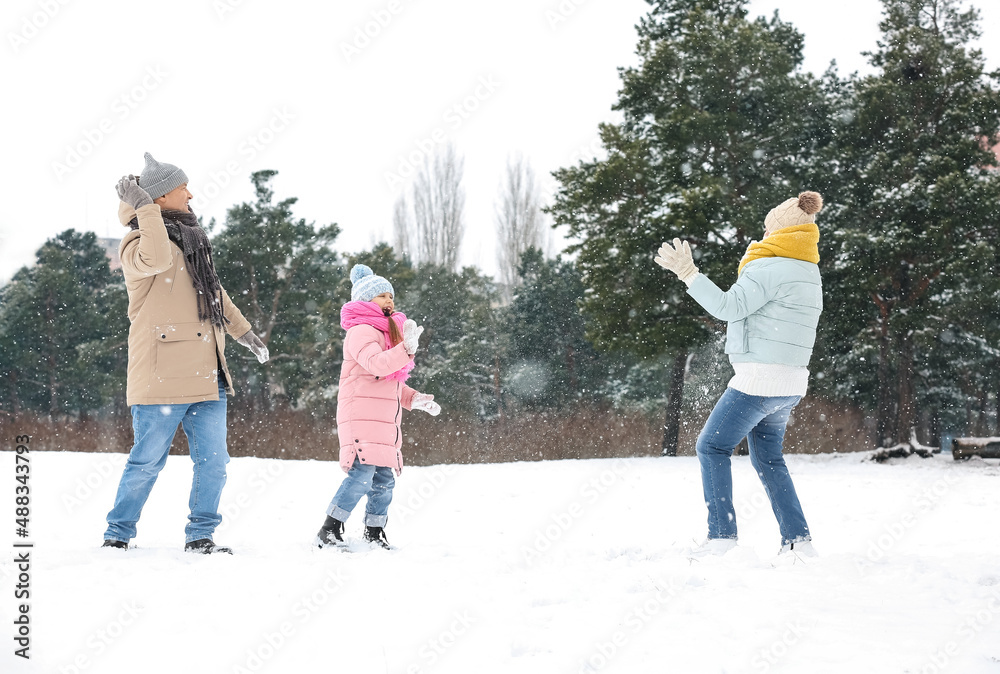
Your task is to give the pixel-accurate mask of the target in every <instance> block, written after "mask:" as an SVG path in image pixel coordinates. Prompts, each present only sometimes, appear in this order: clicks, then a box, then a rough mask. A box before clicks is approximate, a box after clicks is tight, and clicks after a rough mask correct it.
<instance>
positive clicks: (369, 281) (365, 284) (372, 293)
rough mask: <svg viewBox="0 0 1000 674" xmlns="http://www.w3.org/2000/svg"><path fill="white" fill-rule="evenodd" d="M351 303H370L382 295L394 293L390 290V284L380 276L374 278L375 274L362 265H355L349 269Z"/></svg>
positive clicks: (394, 294) (393, 294)
mask: <svg viewBox="0 0 1000 674" xmlns="http://www.w3.org/2000/svg"><path fill="white" fill-rule="evenodd" d="M351 283H352V284H353V286H352V287H351V301H353V302H371V301H372V300H373V299H374V298H376V297H378V296H379V295H381V294H382V293H392V296H393V297H395V296H396V293H395V291H393V289H392V284H391V283H389V281H387V280H386V279H384V278H382V277H381V276H376V275H375V272H373V271H372V270H371V267H368V266H366V265H363V264H356V265H354V268H353V269H351Z"/></svg>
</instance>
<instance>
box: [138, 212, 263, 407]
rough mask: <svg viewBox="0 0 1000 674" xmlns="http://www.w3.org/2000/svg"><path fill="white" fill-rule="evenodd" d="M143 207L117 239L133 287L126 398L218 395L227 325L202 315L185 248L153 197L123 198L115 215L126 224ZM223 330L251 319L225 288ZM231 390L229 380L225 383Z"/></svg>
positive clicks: (158, 401)
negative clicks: (138, 202) (133, 226)
mask: <svg viewBox="0 0 1000 674" xmlns="http://www.w3.org/2000/svg"><path fill="white" fill-rule="evenodd" d="M136 215H138V219H139V229H137V230H133V231H131V232H129V233H128V234H126V235H125V238H123V239H122V242H121V244H120V245H119V247H118V253H119V255H120V256H121V260H122V271H123V272H124V273H125V287H126V289H127V290H128V318H129V321H131V323H132V325H131V327H130V328H129V333H128V383H127V387H126V391H125V395H126V400H127V402H128V404H129V405H163V404H176V403H195V402H201V401H204V400H218V399H219V384H218V382H219V372H218V366H219V363H221V364H222V369H223V371H224V372H225V375H226V381H227V383H228V382H232V378H231V377H230V376H229V370H228V368H227V367H226V356H225V354H224V353H223V349H224V348H225V339H226V336H225V332H223V330H222V329H221V328H215V327H213V326H212V324H211V322H209V321H199V320H198V302H197V295H196V292H195V289H194V285H193V283H192V282H191V277H190V275H189V274H188V272H187V270H186V269H185V261H184V253H183V252H182V251H181V249H180V247H178V246H177V245H176V244H174V243H173V242H172V241H170V239H169V238H168V237H167V230H166V227H165V226H164V224H163V218H162V217H160V207H159V206H158V205H156V204H150V205H148V206H142V207H140V208H139V209H138V210H133V209H132V207H131V206H129V205H128V204H125V203H122V204H121V206H120V207H119V208H118V219H119V220H120V221H121V223H122V224H123V225H125V226H126V227H127V226H128V223H129V221H130V220H131V219H132V218H133V217H135V216H136ZM222 299H223V311H224V313H225V316H226V318H228V319H229V320H230V321H231V322H230V323H229V324H227V325H226V332H228V333H229V334H230V335H232V336H233V337H236V338H238V337H242V336H243V335H244V334H246V333H247V331H249V330H250V323H249V321H247V319H246V318H244V317H243V314H241V313H240V311H239V309H237V308H236V306H235V305H234V304H233V303H232V300H230V299H229V295H228V294H227V293H226V291H225V290H223V291H222ZM226 393H227V395H233V393H235V391H234V390H233V387H232V384H231V383H230V384H229V385H228V386H227V388H226Z"/></svg>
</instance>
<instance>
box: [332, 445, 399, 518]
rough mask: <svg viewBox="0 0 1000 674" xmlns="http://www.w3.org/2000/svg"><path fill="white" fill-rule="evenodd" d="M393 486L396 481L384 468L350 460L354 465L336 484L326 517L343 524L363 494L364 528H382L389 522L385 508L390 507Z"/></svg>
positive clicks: (387, 469)
mask: <svg viewBox="0 0 1000 674" xmlns="http://www.w3.org/2000/svg"><path fill="white" fill-rule="evenodd" d="M394 486H396V478H395V477H394V476H393V474H392V468H386V467H385V466H369V465H367V464H363V463H361V462H360V461H359V460H358V459H356V458H355V459H354V465H352V466H351V470H350V471H348V473H347V477H345V478H344V481H343V482H341V483H340V489H338V490H337V493H336V494H334V496H333V500H332V501H330V506H329V507H328V508H327V509H326V514H327V515H329V516H330V517H333V518H334V519H338V520H340V521H341V522H346V521H347V518H348V517H350V516H351V511H352V510H354V506H356V505H358V501H360V500H361V497H362V496H364V495H365V494H367V495H368V504H367V506H366V507H365V526H368V527H384V526H385V523H386V522H387V521H388V520H389V504H390V503H392V488H393V487H394Z"/></svg>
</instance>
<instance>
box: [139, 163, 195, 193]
mask: <svg viewBox="0 0 1000 674" xmlns="http://www.w3.org/2000/svg"><path fill="white" fill-rule="evenodd" d="M187 181H188V177H187V174H185V173H184V171H182V170H180V169H179V168H177V167H176V166H174V165H173V164H161V163H160V162H158V161H156V160H155V159H153V155H151V154H149V153H148V152H147V153H146V166H145V168H143V169H142V173H140V174H139V187H141V188H142V189H144V190H146V193H147V194H149V197H150V198H151V199H159V198H160V197H162V196H163V195H164V194H166V193H167V192H173V191H174V190H176V189H177V188H178V187H180V186H181V185H183V184H184V183H186V182H187Z"/></svg>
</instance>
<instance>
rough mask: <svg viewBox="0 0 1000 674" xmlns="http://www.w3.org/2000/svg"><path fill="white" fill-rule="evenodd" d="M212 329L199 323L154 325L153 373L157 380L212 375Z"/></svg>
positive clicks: (215, 359)
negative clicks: (154, 359)
mask: <svg viewBox="0 0 1000 674" xmlns="http://www.w3.org/2000/svg"><path fill="white" fill-rule="evenodd" d="M211 330H212V328H211V326H208V325H206V324H204V323H201V322H193V323H165V324H163V325H157V326H154V328H153V331H154V332H153V339H154V341H155V342H156V364H155V366H154V369H153V373H154V375H155V376H156V377H159V378H160V379H179V378H183V377H211V376H213V375H214V373H215V370H216V367H217V363H218V358H217V356H216V353H215V343H214V340H213V339H212V333H211Z"/></svg>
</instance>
